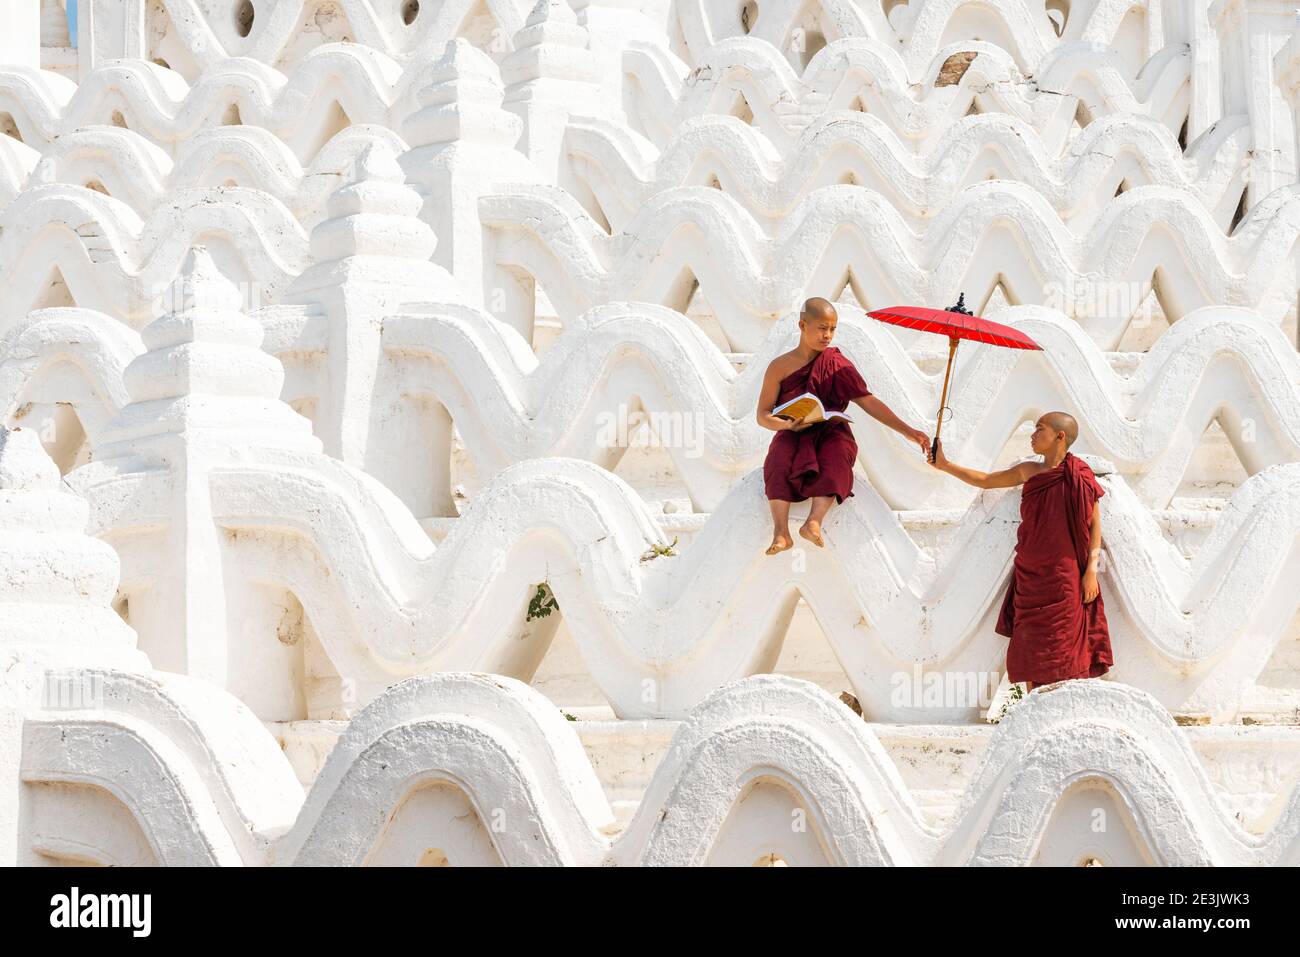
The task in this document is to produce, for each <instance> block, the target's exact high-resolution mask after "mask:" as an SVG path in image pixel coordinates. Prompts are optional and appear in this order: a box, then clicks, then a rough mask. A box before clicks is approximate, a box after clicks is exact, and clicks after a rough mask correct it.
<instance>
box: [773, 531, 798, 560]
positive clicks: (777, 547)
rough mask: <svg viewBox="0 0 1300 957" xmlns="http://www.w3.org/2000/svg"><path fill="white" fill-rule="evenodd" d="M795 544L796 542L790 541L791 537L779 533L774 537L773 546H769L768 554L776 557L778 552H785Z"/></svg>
mask: <svg viewBox="0 0 1300 957" xmlns="http://www.w3.org/2000/svg"><path fill="white" fill-rule="evenodd" d="M793 544H794V542H793V541H791V540H790V536H789V535H787V534H785V533H783V532H777V533H776V534H775V535H773V536H772V544H771V545H769V546H767V554H769V555H775V554H776V553H777V552H783V551H785V550H786V549H787V548H789V547H790V546H791V545H793Z"/></svg>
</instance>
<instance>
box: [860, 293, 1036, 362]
mask: <svg viewBox="0 0 1300 957" xmlns="http://www.w3.org/2000/svg"><path fill="white" fill-rule="evenodd" d="M867 315H869V316H870V317H871V318H872V319H879V320H880V321H881V322H888V323H890V324H892V325H895V326H906V327H907V328H909V329H920V330H921V331H922V332H934V333H938V334H939V335H941V336H947V337H948V338H949V339H970V340H973V341H975V342H987V343H988V344H989V345H992V346H1002V347H1003V348H1005V349H1042V346H1040V345H1039V344H1038V343H1036V342H1035V341H1034V340H1033V339H1030V338H1029V337H1028V336H1027V335H1025V334H1024V333H1023V332H1021V331H1020V330H1018V329H1012V328H1011V327H1010V326H1004V325H1002V323H1000V322H990V321H989V320H988V319H982V318H980V317H979V316H975V315H971V313H970V311H969V310H968V309H967V308H966V295H965V294H964V293H963V294H962V295H960V296H958V297H957V305H955V306H953V307H952V308H951V309H927V308H925V307H924V306H890V307H889V308H888V309H877V310H876V311H875V312H869V313H867Z"/></svg>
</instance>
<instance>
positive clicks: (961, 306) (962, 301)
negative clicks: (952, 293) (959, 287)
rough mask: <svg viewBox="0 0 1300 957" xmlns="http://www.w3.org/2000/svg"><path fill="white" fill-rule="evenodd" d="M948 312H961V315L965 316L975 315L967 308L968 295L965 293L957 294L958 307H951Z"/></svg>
mask: <svg viewBox="0 0 1300 957" xmlns="http://www.w3.org/2000/svg"><path fill="white" fill-rule="evenodd" d="M948 311H949V312H959V313H961V314H962V315H963V316H969V315H973V313H972V312H971V311H970V310H969V309H967V308H966V293H964V292H959V293H957V305H955V306H951V307H950V308H949V309H948Z"/></svg>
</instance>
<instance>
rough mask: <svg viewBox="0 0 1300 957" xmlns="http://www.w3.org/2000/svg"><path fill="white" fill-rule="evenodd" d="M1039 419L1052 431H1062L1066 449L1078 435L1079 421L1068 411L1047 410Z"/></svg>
mask: <svg viewBox="0 0 1300 957" xmlns="http://www.w3.org/2000/svg"><path fill="white" fill-rule="evenodd" d="M1039 421H1041V422H1043V423H1045V424H1046V425H1047V427H1048V428H1049V429H1051V430H1052V431H1053V432H1064V433H1065V447H1066V448H1067V449H1068V448H1069V447H1070V446H1072V445H1073V444H1074V440H1075V439H1077V438H1078V437H1079V423H1078V422H1076V421H1075V420H1074V416H1072V415H1070V413H1068V412H1048V413H1046V414H1045V415H1044V416H1043V417H1042V419H1040V420H1039Z"/></svg>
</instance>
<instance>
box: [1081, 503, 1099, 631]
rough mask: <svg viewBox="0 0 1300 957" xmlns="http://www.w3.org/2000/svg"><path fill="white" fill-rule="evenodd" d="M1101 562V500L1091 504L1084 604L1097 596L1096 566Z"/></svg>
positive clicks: (1084, 573) (1084, 576)
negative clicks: (1090, 526)
mask: <svg viewBox="0 0 1300 957" xmlns="http://www.w3.org/2000/svg"><path fill="white" fill-rule="evenodd" d="M1100 564H1101V502H1100V501H1097V502H1094V503H1093V505H1092V528H1091V530H1090V534H1089V538H1088V567H1087V568H1085V569H1084V570H1083V602H1084V604H1085V605H1086V604H1087V603H1088V602H1090V601H1092V600H1093V599H1094V598H1096V597H1097V594H1098V593H1099V592H1100V591H1101V586H1100V585H1099V584H1097V566H1098V565H1100Z"/></svg>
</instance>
